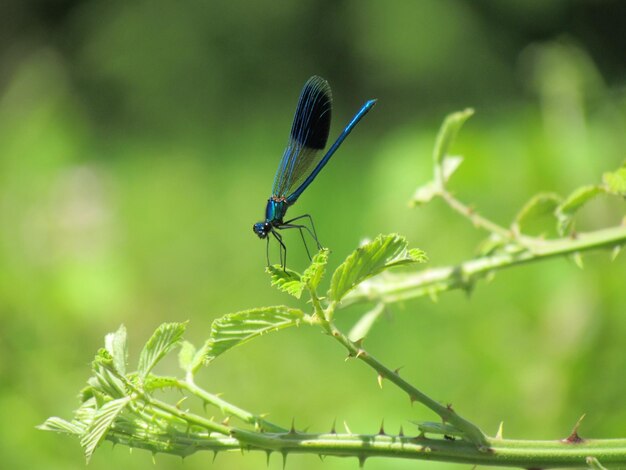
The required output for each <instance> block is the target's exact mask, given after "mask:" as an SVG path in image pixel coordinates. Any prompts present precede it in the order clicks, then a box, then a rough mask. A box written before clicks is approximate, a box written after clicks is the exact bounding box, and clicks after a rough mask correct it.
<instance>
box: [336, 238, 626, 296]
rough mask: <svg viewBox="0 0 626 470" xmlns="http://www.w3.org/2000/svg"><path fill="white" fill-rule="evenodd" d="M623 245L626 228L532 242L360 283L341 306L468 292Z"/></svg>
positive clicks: (625, 242)
mask: <svg viewBox="0 0 626 470" xmlns="http://www.w3.org/2000/svg"><path fill="white" fill-rule="evenodd" d="M624 244H626V226H621V227H613V228H608V229H602V230H597V231H594V232H587V233H580V234H578V235H576V237H575V238H570V237H568V238H559V239H553V240H535V242H534V243H533V244H532V245H531V246H529V247H528V248H525V249H524V248H521V247H518V246H515V247H514V249H513V250H511V251H510V252H503V253H498V254H495V255H491V256H486V257H481V258H475V259H472V260H469V261H465V262H463V263H461V264H459V265H456V266H448V267H441V268H432V269H425V270H422V271H420V272H418V273H414V274H386V275H385V276H379V277H377V278H375V279H371V280H368V281H366V282H363V283H361V284H360V285H359V286H357V288H356V289H354V290H353V291H352V292H350V293H349V294H348V295H347V296H346V297H345V298H344V300H343V301H342V303H341V307H342V308H343V307H347V306H349V305H352V304H355V303H360V302H383V303H387V304H388V303H394V302H399V301H403V300H407V299H413V298H416V297H422V296H424V295H433V294H437V293H439V292H444V291H449V290H453V289H469V288H471V287H472V286H473V284H474V283H475V282H476V281H477V280H478V279H481V278H484V277H485V276H487V275H489V274H493V273H496V272H497V271H500V270H502V269H506V268H510V267H513V266H517V265H521V264H527V263H532V262H535V261H542V260H545V259H548V258H553V257H556V256H564V255H576V254H579V253H583V252H585V251H591V250H597V249H600V248H602V249H606V248H615V247H619V246H622V245H624Z"/></svg>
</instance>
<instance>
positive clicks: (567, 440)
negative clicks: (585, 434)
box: [561, 415, 585, 444]
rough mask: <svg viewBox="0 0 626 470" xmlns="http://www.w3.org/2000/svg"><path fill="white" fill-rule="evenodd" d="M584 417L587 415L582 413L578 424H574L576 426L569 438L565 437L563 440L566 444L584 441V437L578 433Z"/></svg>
mask: <svg viewBox="0 0 626 470" xmlns="http://www.w3.org/2000/svg"><path fill="white" fill-rule="evenodd" d="M584 418H585V415H582V416H581V417H580V418H578V421H576V424H575V425H574V428H573V429H572V432H571V433H570V435H569V436H567V438H565V439H563V440H562V441H561V442H564V443H566V444H579V443H581V442H584V439H583V438H582V437H580V436H579V435H578V428H580V424H581V423H582V421H583V419H584Z"/></svg>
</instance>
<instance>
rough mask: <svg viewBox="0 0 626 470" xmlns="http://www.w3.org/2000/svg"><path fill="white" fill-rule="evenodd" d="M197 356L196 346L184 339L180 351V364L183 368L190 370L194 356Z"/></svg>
mask: <svg viewBox="0 0 626 470" xmlns="http://www.w3.org/2000/svg"><path fill="white" fill-rule="evenodd" d="M195 356H196V347H195V346H194V345H193V344H191V343H190V342H189V341H183V342H181V345H180V351H179V352H178V365H180V368H181V369H183V370H186V371H188V370H190V368H191V366H192V364H193V360H194V357H195Z"/></svg>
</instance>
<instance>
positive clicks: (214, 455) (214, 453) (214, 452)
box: [213, 450, 217, 463]
mask: <svg viewBox="0 0 626 470" xmlns="http://www.w3.org/2000/svg"><path fill="white" fill-rule="evenodd" d="M216 458H217V451H216V450H214V451H213V463H215V459H216Z"/></svg>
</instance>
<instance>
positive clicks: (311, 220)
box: [283, 214, 323, 250]
mask: <svg viewBox="0 0 626 470" xmlns="http://www.w3.org/2000/svg"><path fill="white" fill-rule="evenodd" d="M304 218H307V219H309V222H310V224H311V228H312V229H313V231H312V232H311V229H310V228H309V227H307V226H306V225H299V227H304V228H306V229H307V230H308V231H309V233H310V234H311V236H312V237H313V240H315V243H317V248H318V250H321V249H322V248H323V247H322V244H321V243H320V242H319V239H318V238H317V232H316V231H315V224H314V223H313V217H311V216H310V215H309V214H304V215H299V216H298V217H294V218H293V219H290V220H288V221H286V222H285V223H284V224H283V225H289V224H291V223H292V222H295V221H296V220H299V219H304Z"/></svg>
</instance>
